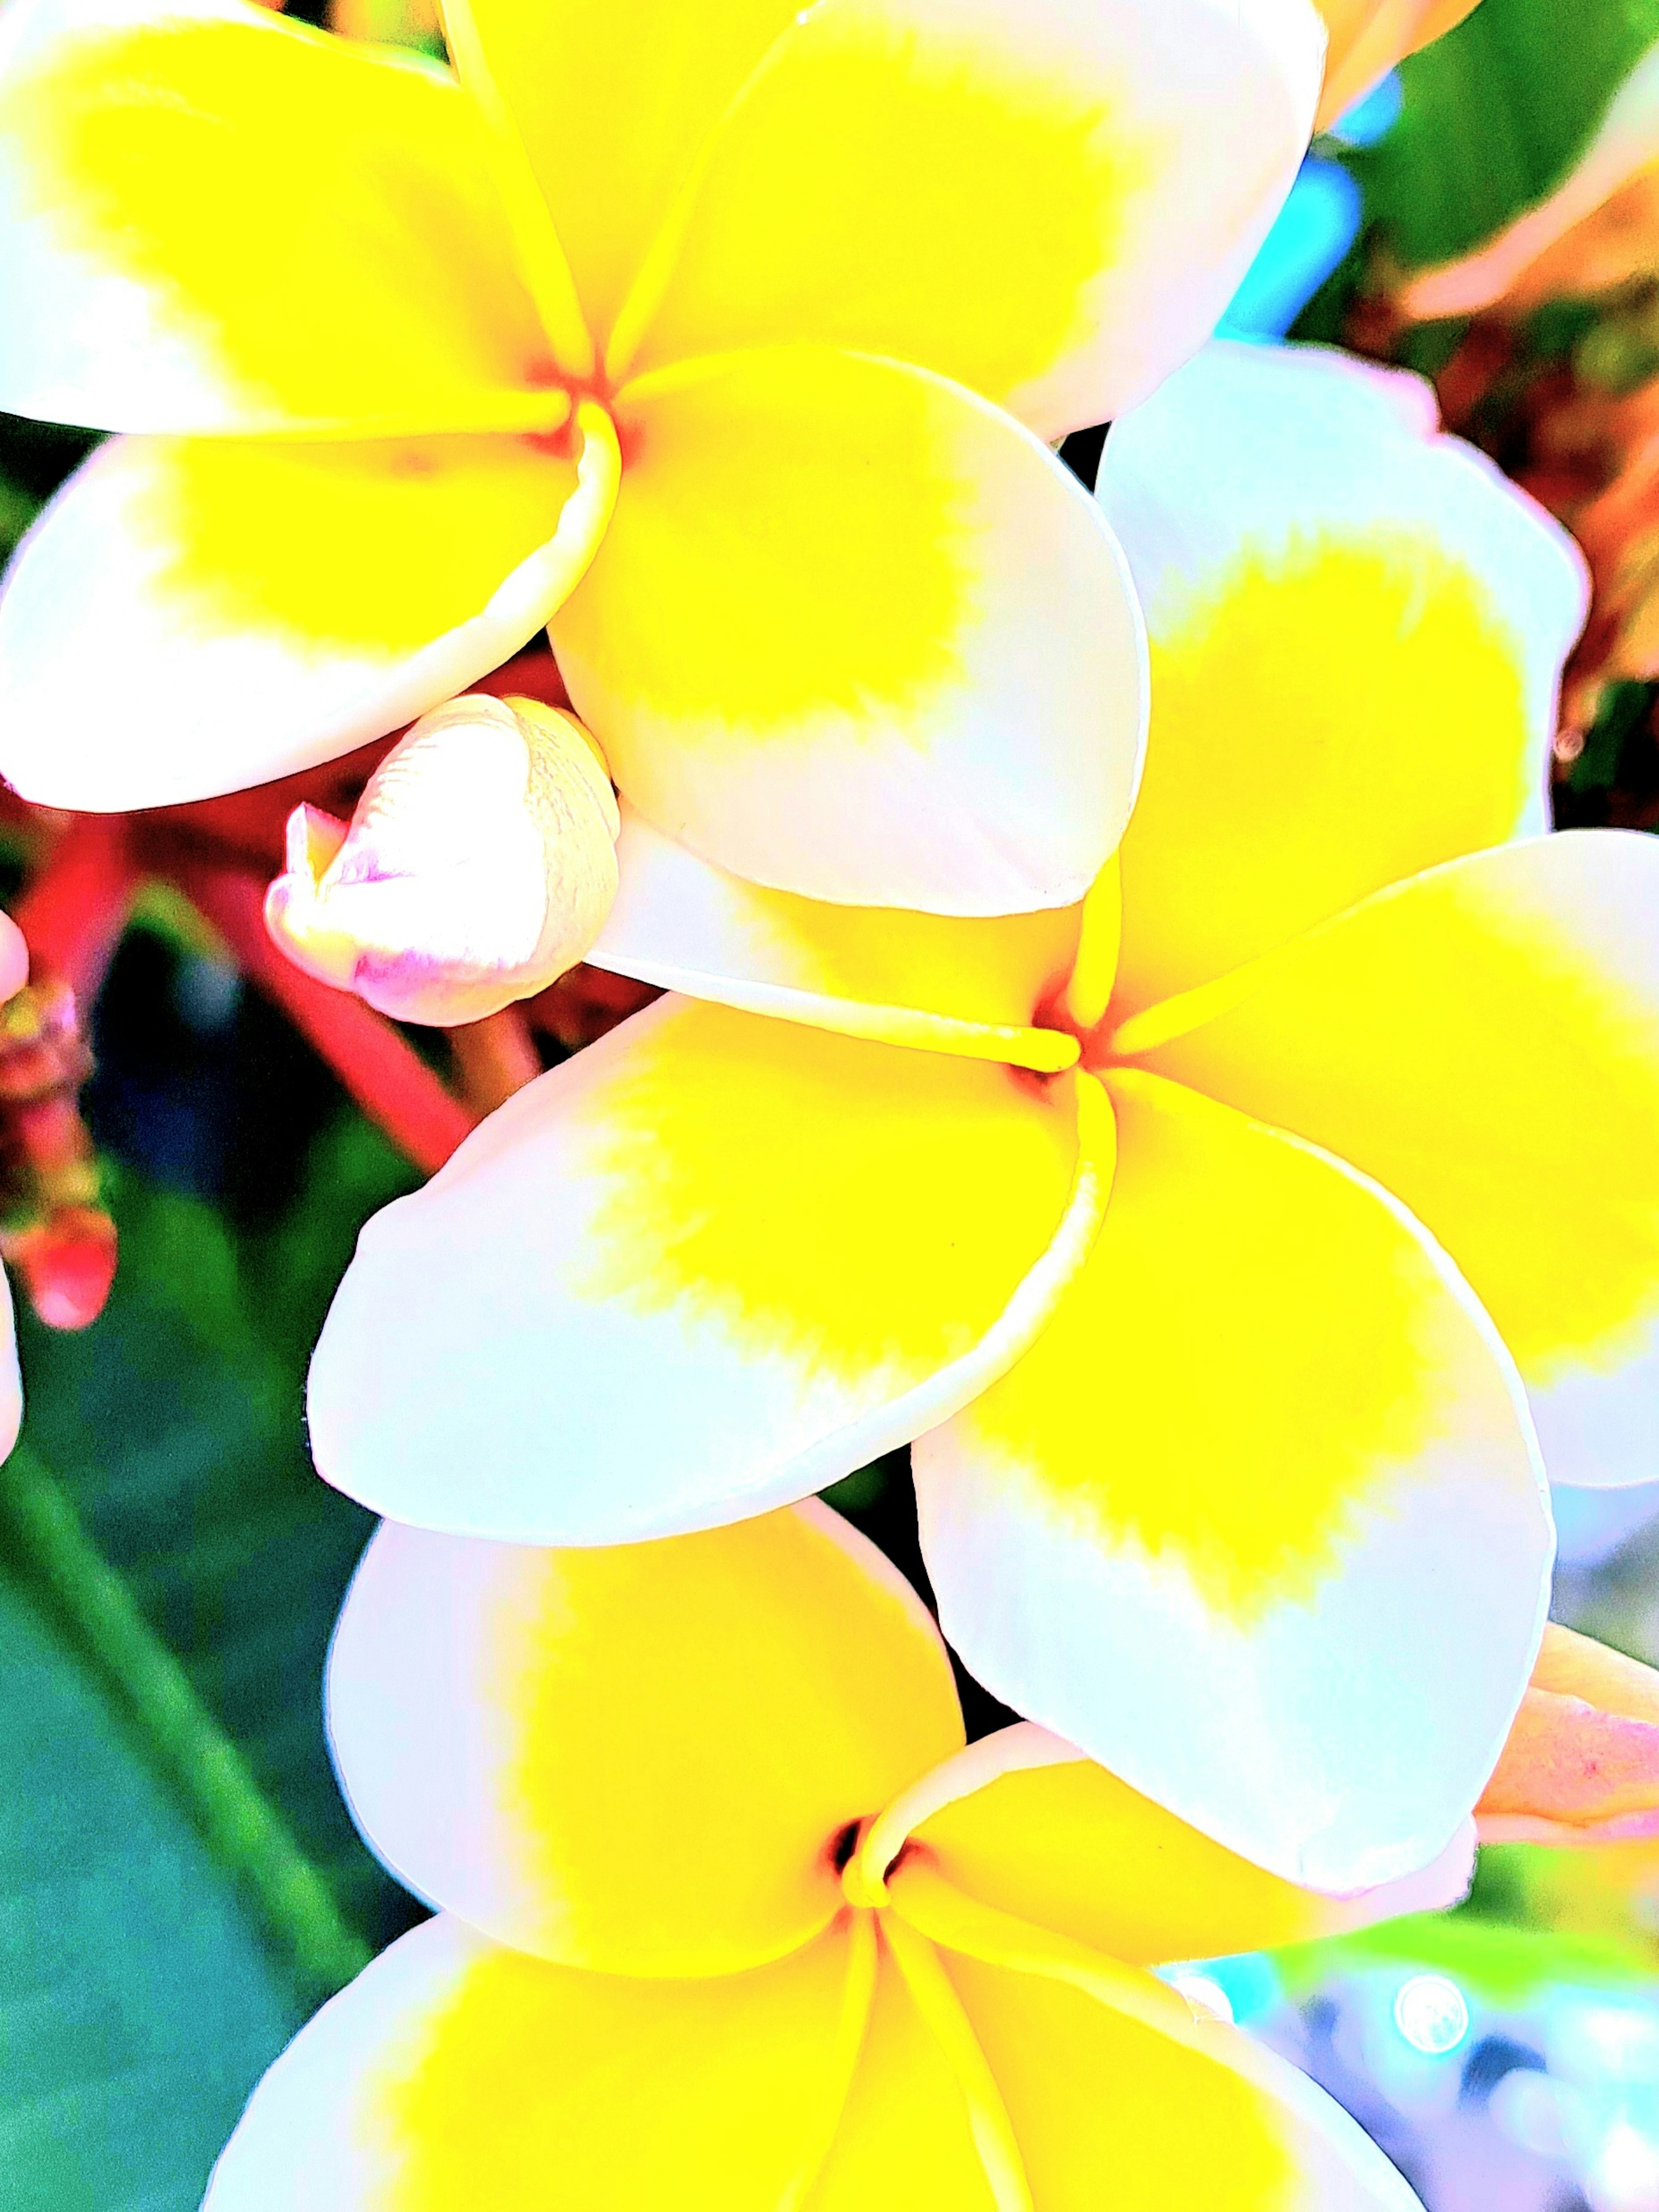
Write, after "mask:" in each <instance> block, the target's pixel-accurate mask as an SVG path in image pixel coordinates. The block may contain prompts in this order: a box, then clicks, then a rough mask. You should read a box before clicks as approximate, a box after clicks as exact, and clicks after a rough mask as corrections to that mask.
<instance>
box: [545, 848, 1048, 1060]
mask: <svg viewBox="0 0 1659 2212" xmlns="http://www.w3.org/2000/svg"><path fill="white" fill-rule="evenodd" d="M617 859H618V861H619V863H620V875H621V885H620V895H619V896H618V897H617V902H616V904H615V905H614V906H613V907H612V908H611V914H610V916H609V918H608V920H607V921H606V922H605V927H604V928H603V929H602V930H601V931H600V933H599V937H598V939H597V940H596V941H595V943H594V945H593V946H592V950H591V951H590V952H589V954H588V956H587V957H588V958H589V960H590V961H591V962H592V963H594V964H595V965H596V966H598V967H601V968H609V969H613V970H614V971H616V972H617V974H620V975H635V976H637V977H638V978H639V979H640V980H641V981H642V982H647V983H660V984H662V985H663V986H664V987H665V988H666V989H668V990H671V991H684V992H688V993H690V995H691V996H692V997H694V998H699V999H714V1000H718V1001H719V1002H720V1005H722V1006H743V1007H746V1008H747V1009H748V1010H749V1011H750V1012H752V1013H758V1014H776V1015H781V1016H782V1017H784V1018H786V1019H787V1020H790V1021H795V1022H807V1023H810V1024H811V1025H812V1026H813V1027H814V1028H816V1029H829V1030H839V1031H840V1032H841V1033H842V1036H867V1037H877V1038H884V1039H885V1040H886V1041H887V1042H890V1043H894V1044H910V1045H919V1046H921V1047H924V1048H932V1049H933V1050H935V1051H940V1052H957V1053H964V1054H968V1055H969V1057H971V1058H974V1059H981V1060H1007V1061H1009V1062H1010V1063H1011V1064H1012V1065H1016V1066H1023V1067H1033V1068H1041V1069H1043V1070H1045V1071H1046V1072H1048V1073H1053V1072H1055V1071H1057V1070H1059V1069H1060V1068H1064V1067H1069V1066H1072V1064H1073V1062H1074V1061H1075V1060H1076V1058H1077V1054H1078V1048H1077V1042H1076V1040H1075V1038H1074V1037H1073V1036H1070V1035H1068V1034H1066V1033H1065V1032H1062V1031H1061V1030H1055V1029H1050V1028H1048V1027H1046V1026H1042V1027H1033V1026H1032V1024H1033V1022H1034V1019H1035V1018H1036V1014H1037V1013H1038V1012H1039V1011H1041V1010H1042V1008H1043V1007H1044V1006H1045V1004H1046V1002H1047V1001H1048V1000H1051V999H1052V998H1053V996H1054V994H1055V993H1056V992H1057V991H1058V989H1059V988H1060V986H1061V985H1062V984H1063V983H1064V981H1065V980H1066V975H1067V972H1068V970H1069V969H1070V968H1071V965H1072V963H1073V957H1074V956H1075V953H1076V950H1077V944H1078V937H1079V911H1080V910H1079V908H1073V907H1062V908H1058V909H1054V908H1050V909H1047V910H1044V911H1041V912H1038V913H1036V914H1008V915H993V916H987V917H982V918H980V919H974V918H972V917H963V916H957V915H932V914H918V913H916V912H914V911H910V912H906V911H905V910H903V909H902V908H894V907H858V906H829V905H827V904H826V903H824V902H823V901H822V900H818V899H804V898H798V897H796V896H794V894H793V892H790V891H770V890H763V888H762V886H761V885H760V884H753V883H750V882H747V881H746V880H745V879H744V878H743V877H741V876H732V875H728V874H727V873H726V871H725V870H724V869H723V868H717V867H715V866H713V864H712V863H711V862H709V861H708V860H699V859H698V858H697V856H696V854H695V853H692V852H690V851H689V850H688V849H687V848H685V847H684V845H677V844H675V843H674V842H673V840H672V839H671V838H669V837H665V836H663V835H662V833H661V831H660V830H657V829H653V828H652V827H651V825H650V823H648V822H647V821H646V819H645V818H644V817H643V816H642V815H640V814H636V813H635V812H634V811H632V809H631V808H630V809H627V810H625V811H624V812H623V829H622V836H621V840H620V842H619V844H618V847H617Z"/></svg>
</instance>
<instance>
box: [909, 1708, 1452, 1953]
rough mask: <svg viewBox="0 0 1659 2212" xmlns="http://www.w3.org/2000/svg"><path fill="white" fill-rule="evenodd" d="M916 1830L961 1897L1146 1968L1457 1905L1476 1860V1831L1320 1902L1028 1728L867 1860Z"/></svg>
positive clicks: (923, 1801)
mask: <svg viewBox="0 0 1659 2212" xmlns="http://www.w3.org/2000/svg"><path fill="white" fill-rule="evenodd" d="M1131 1694H1133V1692H1131ZM907 1837H908V1838H914V1840H915V1844H916V1845H917V1846H918V1847H919V1848H920V1849H921V1850H922V1851H923V1852H925V1854H926V1855H927V1858H928V1859H929V1860H930V1861H931V1863H933V1866H934V1867H936V1868H937V1869H938V1871H939V1874H941V1875H943V1876H944V1878H945V1881H948V1882H950V1883H951V1886H952V1887H954V1888H956V1889H958V1890H960V1891H962V1892H963V1893H964V1894H965V1895H967V1896H969V1897H971V1898H974V1899H977V1900H978V1901H979V1902H980V1903H981V1904H984V1905H992V1906H994V1907H995V1908H996V1909H997V1910H998V1911H1002V1912H1011V1913H1013V1914H1014V1915H1016V1916H1017V1917H1018V1918H1019V1919H1021V1920H1025V1921H1030V1922H1032V1923H1035V1924H1036V1926H1038V1927H1041V1928H1045V1929H1050V1930H1052V1931H1053V1932H1054V1934H1056V1935H1060V1936H1069V1937H1071V1938H1073V1940H1074V1941H1076V1942H1079V1943H1084V1944H1086V1945H1087V1946H1088V1947H1089V1948H1091V1950H1094V1951H1097V1952H1101V1953H1103V1954H1105V1956H1107V1957H1108V1958H1112V1959H1123V1960H1130V1961H1131V1962H1133V1963H1134V1964H1137V1965H1141V1966H1155V1965H1158V1964H1160V1963H1162V1962H1164V1961H1168V1960H1182V1959H1211V1958H1218V1957H1223V1956H1225V1955H1227V1954H1231V1953H1232V1952H1236V1951H1259V1950H1264V1949H1269V1948H1273V1947H1274V1946H1276V1945H1279V1944H1283V1943H1299V1942H1306V1941H1308V1940H1310V1938H1312V1937H1315V1936H1334V1935H1337V1934H1340V1933H1342V1932H1344V1931H1346V1930H1348V1929H1355V1928H1363V1927H1367V1926H1369V1925H1370V1923H1372V1922H1374V1921H1378V1920H1390V1919H1393V1918H1395V1917H1396V1916H1397V1915H1399V1914H1401V1913H1404V1912H1426V1911H1435V1910H1437V1909H1438V1908H1440V1907H1441V1906H1443V1905H1454V1904H1455V1903H1456V1902H1457V1901H1458V1899H1460V1898H1462V1895H1463V1893H1464V1892H1465V1891H1466V1890H1467V1889H1468V1885H1469V1877H1470V1875H1471V1872H1472V1871H1473V1867H1474V1828H1473V1826H1472V1825H1471V1824H1469V1823H1468V1822H1466V1823H1465V1824H1464V1826H1463V1828H1462V1830H1461V1831H1460V1832H1459V1834H1458V1835H1457V1836H1456V1837H1455V1839H1454V1841H1453V1842H1452V1844H1450V1845H1449V1848H1448V1849H1447V1850H1446V1851H1445V1852H1444V1853H1443V1855H1442V1857H1440V1858H1439V1859H1437V1860H1436V1861H1434V1862H1433V1863H1431V1865H1430V1866H1429V1867H1427V1868H1425V1869H1423V1870H1422V1871H1421V1872H1420V1873H1418V1874H1414V1875H1410V1876H1408V1877H1407V1879H1405V1880H1404V1881H1395V1882H1387V1883H1384V1884H1383V1885H1382V1886H1381V1887H1378V1888H1376V1889H1370V1890H1361V1891H1359V1892H1358V1893H1355V1894H1354V1895H1352V1896H1350V1897H1343V1898H1334V1897H1326V1896H1322V1895H1320V1894H1318V1893H1316V1892H1314V1891H1312V1890H1307V1889H1301V1888H1297V1887H1296V1886H1295V1885H1294V1884H1292V1883H1291V1882H1288V1881H1282V1880H1281V1879H1280V1878H1279V1875H1273V1874H1269V1873H1267V1871H1266V1870H1265V1869H1263V1868H1261V1867H1259V1866H1256V1865H1254V1864H1253V1863H1251V1862H1250V1861H1249V1859H1243V1858H1240V1857H1238V1856H1237V1853H1236V1852H1233V1851H1230V1850H1226V1849H1225V1846H1224V1845H1222V1844H1218V1843H1216V1842H1215V1841H1213V1840H1212V1838H1210V1837H1208V1836H1206V1835H1204V1834H1202V1833H1201V1832H1200V1831H1199V1830H1198V1829H1196V1828H1192V1827H1188V1825H1187V1823H1186V1822H1185V1821H1184V1820H1177V1819H1176V1815H1175V1814H1173V1813H1170V1812H1168V1811H1166V1810H1165V1809H1164V1807H1163V1806H1161V1805H1159V1804H1157V1803H1156V1802H1154V1801H1153V1800H1152V1798H1150V1797H1143V1796H1141V1795H1140V1793H1139V1791H1138V1790H1132V1789H1131V1788H1130V1787H1129V1785H1128V1784H1127V1782H1123V1781H1120V1780H1119V1778H1118V1777H1117V1776H1116V1775H1115V1774H1109V1773H1108V1772H1107V1771H1106V1769H1105V1768H1104V1767H1103V1766H1097V1765H1095V1763H1094V1762H1093V1761H1092V1760H1091V1759H1085V1757H1084V1755H1083V1753H1081V1752H1079V1751H1078V1750H1077V1749H1076V1748H1075V1747H1073V1745H1071V1744H1068V1743H1064V1742H1062V1741H1060V1738H1059V1737H1058V1736H1054V1735H1049V1734H1048V1732H1047V1730H1046V1729H1040V1728H1036V1727H1034V1726H1033V1725H1032V1724H1031V1723H1030V1722H1021V1723H1019V1724H1018V1725H1017V1726H1016V1727H1013V1728H1006V1729H999V1730H998V1732H997V1733H996V1734H995V1735H989V1736H985V1737H982V1738H981V1740H980V1741H978V1742H977V1743H975V1744H971V1745H969V1747H968V1749H967V1750H966V1751H963V1752H961V1753H958V1754H957V1757H956V1758H955V1759H951V1760H948V1761H947V1762H946V1763H945V1765H942V1766H939V1767H936V1768H934V1769H933V1771H932V1772H931V1773H929V1774H928V1775H927V1776H926V1777H925V1778H924V1779H923V1780H922V1781H921V1782H920V1783H919V1784H917V1785H916V1786H915V1789H914V1790H911V1791H909V1792H908V1794H907V1796H904V1797H902V1798H901V1799H899V1800H898V1801H897V1802H896V1803H895V1804H894V1805H893V1806H892V1807H891V1808H890V1809H889V1810H888V1812H887V1813H886V1814H884V1815H883V1817H882V1818H881V1819H880V1820H878V1821H877V1823H876V1824H875V1826H874V1828H873V1829H872V1832H871V1834H870V1837H869V1838H868V1840H867V1842H866V1846H865V1852H866V1859H869V1858H871V1857H874V1858H875V1859H877V1860H878V1861H884V1860H886V1859H887V1858H888V1857H889V1856H890V1853H892V1852H895V1851H896V1850H897V1848H898V1846H899V1845H900V1844H902V1842H903V1841H904V1840H905V1838H907ZM1107 1868H1109V1869H1110V1870H1111V1871H1110V1875H1109V1878H1103V1872H1102V1870H1103V1869H1107ZM898 1879H899V1881H900V1886H901V1887H902V1876H901V1877H899V1878H898Z"/></svg>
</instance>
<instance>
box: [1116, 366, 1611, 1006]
mask: <svg viewBox="0 0 1659 2212" xmlns="http://www.w3.org/2000/svg"><path fill="white" fill-rule="evenodd" d="M1098 497H1099V499H1100V501H1101V504H1102V506H1103V507H1104V508H1105V510H1106V513H1107V514H1108V515H1109V517H1110V519H1111V522H1112V526H1113V528H1114V529H1115V531H1116V532H1118V534H1119V536H1120V538H1121V541H1122V544H1123V547H1124V550H1125V552H1126V553H1127V556H1128V560H1129V565H1130V568H1131V569H1132V570H1133V574H1134V579H1135V585H1136V588H1137V590H1138V591H1139V594H1140V599H1141V604H1142V605H1143V606H1144V608H1145V610H1146V623H1147V629H1148V631H1149V633H1150V635H1151V641H1152V665H1153V671H1154V677H1153V685H1152V700H1153V718H1154V719H1153V732H1152V738H1151V741H1150V744H1149V746H1148V750H1147V772H1146V781H1145V784H1144V786H1143V787H1142V790H1141V793H1140V797H1139V801H1138V803H1137V805H1136V808H1135V813H1134V818H1133V821H1132V822H1131V823H1130V825H1129V829H1128V832H1127V836H1125V838H1124V841H1123V848H1122V864H1123V901H1124V915H1123V948H1122V955H1121V965H1120V969H1119V975H1118V981H1117V987H1116V994H1115V1003H1116V1005H1117V1006H1118V1007H1119V1008H1120V1010H1121V1012H1131V1011H1133V1010H1135V1009H1138V1008H1139V1007H1141V1006H1146V1005H1148V1004H1150V1003H1152V1002H1153V1001H1155V1000H1158V999H1161V998H1164V997H1165V996H1167V995H1169V994H1170V993H1172V992H1176V991H1183V990H1187V989H1188V988H1190V987H1193V986H1194V985H1195V984H1199V983H1202V982H1205V981H1208V980H1209V978H1210V977H1212V976H1213V975H1218V974H1219V973H1220V972H1221V971H1222V970H1223V969H1228V968H1232V967H1236V966H1237V965H1238V963H1240V962H1241V961H1243V960H1247V959H1249V958H1251V957H1254V956H1255V954H1257V953H1260V952H1265V951H1268V950H1269V949H1270V948H1271V947H1273V945H1279V944H1282V943H1284V942H1285V939H1287V938H1290V937H1291V936H1294V935H1295V934H1296V933H1297V932H1298V931H1300V930H1303V929H1306V928H1308V927H1310V926H1311V925H1312V924H1314V923H1316V922H1319V921H1324V920H1326V919H1327V917H1328V916H1329V915H1333V914H1335V913H1337V912H1338V911H1340V909H1341V908H1344V907H1346V906H1349V905H1352V903H1353V902H1354V901H1355V900H1356V899H1360V898H1364V896H1367V894H1369V893H1370V892H1371V891H1375V890H1381V889H1382V888H1383V886H1384V885H1385V884H1390V883H1395V882H1397V881H1398V880H1399V879H1400V878H1401V877H1402V876H1407V875H1411V874H1413V873H1414V872H1416V871H1417V870H1419V869H1420V868H1425V867H1428V866H1431V864H1433V863H1434V862H1436V861H1438V860H1450V859H1452V858H1454V857H1455V855H1456V854H1460V853H1466V852H1469V851H1471V850H1473V849H1474V848H1476V847H1478V846H1482V845H1495V844H1498V843H1500V842H1503V841H1504V839H1506V838H1510V837H1513V836H1517V835H1519V834H1521V833H1522V832H1525V831H1532V830H1536V829H1542V828H1543V827H1544V826H1545V816H1544V791H1545V783H1546V775H1547V763H1548V757H1549V747H1550V741H1551V739H1552V738H1553V735H1554V732H1555V707H1556V696H1557V690H1558V687H1559V678H1560V673H1561V663H1562V661H1563V659H1564V658H1565V654H1566V652H1567V648H1568V647H1569V646H1570V645H1571V642H1572V640H1573V638H1574V637H1575V635H1577V630H1578V628H1579V625H1580V623H1582V622H1583V615H1584V608H1585V604H1586V602H1585V588H1586V587H1585V583H1584V573H1583V560H1582V559H1581V557H1580V556H1579V555H1578V554H1577V551H1576V550H1574V548H1573V547H1572V545H1571V541H1570V540H1569V539H1568V538H1566V536H1565V532H1562V531H1560V530H1559V529H1558V528H1557V526H1556V525H1555V524H1554V523H1553V522H1552V521H1551V520H1549V518H1548V517H1547V515H1546V514H1545V513H1543V511H1542V509H1541V508H1540V507H1535V506H1534V504H1533V503H1532V501H1530V500H1528V499H1527V498H1526V497H1525V496H1524V495H1522V493H1520V492H1518V491H1517V490H1516V489H1515V487H1514V486H1513V485H1512V484H1510V483H1508V482H1507V481H1506V480H1505V479H1504V477H1500V476H1499V475H1498V471H1496V470H1495V469H1494V468H1493V467H1492V464H1491V463H1490V462H1489V461H1487V460H1486V458H1485V457H1484V455H1481V454H1480V453H1475V452H1474V450H1473V448H1472V447H1468V446H1465V445H1463V444H1462V443H1461V442H1460V441H1457V440H1455V439H1451V438H1445V437H1441V436H1438V435H1437V420H1436V416H1435V410H1434V399H1433V394H1432V392H1431V390H1430V387H1429V386H1427V385H1425V384H1424V383H1422V382H1421V381H1420V380H1419V379H1417V378H1416V377H1411V376H1406V375H1403V374H1399V373H1398V372H1395V371H1392V370H1379V369H1374V368H1370V367H1368V366H1366V365H1364V364H1362V363H1359V362H1356V361H1354V360H1352V358H1351V357H1350V356H1347V355H1346V354H1337V353H1331V352H1326V351H1324V350H1322V349H1316V348H1312V347H1302V346H1290V347H1270V346H1255V345H1233V344H1225V343H1218V344H1215V345H1212V346H1210V347H1208V348H1206V350H1205V351H1204V352H1203V353H1202V354H1200V356H1199V357H1198V359H1197V360H1195V361H1194V362H1192V363H1190V364H1189V366H1188V368H1184V369H1183V370H1182V371H1181V372H1180V374H1178V375H1176V376H1174V377H1172V378H1171V379H1170V381H1169V382H1168V383H1167V384H1166V385H1165V386H1164V388H1163V389H1162V391H1160V392H1158V394H1157V395H1156V396H1155V397H1154V398H1152V399H1151V400H1149V401H1148V402H1147V404H1146V406H1144V407H1142V408H1139V409H1138V410H1136V411H1135V412H1134V413H1133V415H1131V416H1128V417H1127V419H1126V420H1124V421H1122V422H1118V423H1116V424H1115V426H1114V428H1113V431H1112V435H1111V437H1110V438H1109V440H1108V441H1107V445H1106V452H1105V457H1104V460H1103V465H1102V468H1101V475H1100V483H1099V489H1098Z"/></svg>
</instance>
